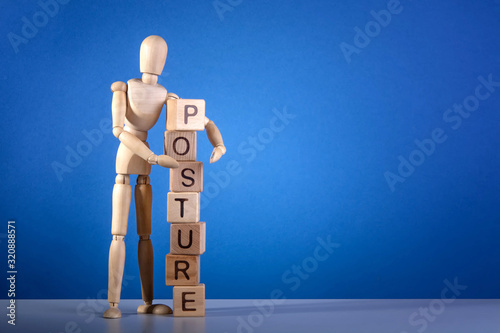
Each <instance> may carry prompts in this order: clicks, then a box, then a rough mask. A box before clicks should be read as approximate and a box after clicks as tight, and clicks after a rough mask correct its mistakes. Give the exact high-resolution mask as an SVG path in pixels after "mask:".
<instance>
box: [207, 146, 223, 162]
mask: <svg viewBox="0 0 500 333" xmlns="http://www.w3.org/2000/svg"><path fill="white" fill-rule="evenodd" d="M225 153H226V147H224V145H220V146H217V147H215V148H214V150H213V151H212V155H211V156H210V163H214V162H217V161H218V160H219V159H220V158H221V157H222V155H224V154H225Z"/></svg>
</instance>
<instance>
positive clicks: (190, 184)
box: [170, 162, 203, 192]
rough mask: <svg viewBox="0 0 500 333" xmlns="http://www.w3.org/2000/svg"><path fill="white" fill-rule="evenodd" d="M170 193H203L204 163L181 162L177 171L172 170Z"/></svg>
mask: <svg viewBox="0 0 500 333" xmlns="http://www.w3.org/2000/svg"><path fill="white" fill-rule="evenodd" d="M170 191H173V192H202V191H203V163H202V162H179V167H178V168H177V169H170Z"/></svg>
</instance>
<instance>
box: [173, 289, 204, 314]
mask: <svg viewBox="0 0 500 333" xmlns="http://www.w3.org/2000/svg"><path fill="white" fill-rule="evenodd" d="M173 303H174V304H173V305H174V317H204V316H205V285H204V284H203V283H200V284H198V285H197V286H176V287H174V288H173Z"/></svg>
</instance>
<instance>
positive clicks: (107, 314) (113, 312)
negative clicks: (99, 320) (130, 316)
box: [102, 306, 122, 319]
mask: <svg viewBox="0 0 500 333" xmlns="http://www.w3.org/2000/svg"><path fill="white" fill-rule="evenodd" d="M102 316H103V318H108V319H116V318H121V317H122V312H121V311H120V309H118V306H111V307H110V308H109V309H107V310H106V311H104V314H103V315H102Z"/></svg>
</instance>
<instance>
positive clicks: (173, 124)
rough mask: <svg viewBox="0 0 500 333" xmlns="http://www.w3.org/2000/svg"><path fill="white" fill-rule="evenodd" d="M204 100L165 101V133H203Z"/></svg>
mask: <svg viewBox="0 0 500 333" xmlns="http://www.w3.org/2000/svg"><path fill="white" fill-rule="evenodd" d="M204 129H205V100H203V99H169V100H168V101H167V131H203V130H204Z"/></svg>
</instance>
